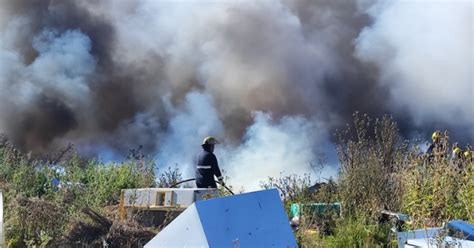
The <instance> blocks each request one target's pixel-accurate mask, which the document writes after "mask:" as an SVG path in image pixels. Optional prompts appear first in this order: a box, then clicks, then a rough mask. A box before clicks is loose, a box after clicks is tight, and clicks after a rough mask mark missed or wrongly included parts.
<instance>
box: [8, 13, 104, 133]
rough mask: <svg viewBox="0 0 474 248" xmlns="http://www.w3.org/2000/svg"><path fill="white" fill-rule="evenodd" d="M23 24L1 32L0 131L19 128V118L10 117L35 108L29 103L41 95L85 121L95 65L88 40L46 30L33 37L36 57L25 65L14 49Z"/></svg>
mask: <svg viewBox="0 0 474 248" xmlns="http://www.w3.org/2000/svg"><path fill="white" fill-rule="evenodd" d="M26 23H27V22H25V20H24V19H21V18H19V19H17V20H14V21H12V22H10V23H9V25H8V26H7V27H6V28H5V29H4V30H2V32H1V33H0V106H1V107H0V108H1V111H0V132H5V133H7V134H8V133H10V132H12V130H11V129H12V128H13V129H14V128H16V127H18V125H19V124H20V123H18V122H21V121H22V120H21V118H20V119H17V118H19V117H13V118H12V117H11V116H15V114H14V113H15V112H17V113H18V112H23V111H28V110H30V109H32V108H34V107H36V106H32V104H34V102H35V100H37V99H38V98H39V97H40V96H41V97H47V98H48V97H51V98H52V99H56V100H59V101H60V102H61V103H62V104H64V105H66V106H67V107H68V108H70V109H72V110H73V111H76V112H77V118H88V113H89V111H88V107H89V103H90V100H89V99H88V98H89V95H90V93H91V92H90V90H89V83H90V80H89V79H90V77H91V76H92V75H93V74H94V72H95V66H96V61H95V59H94V57H93V56H92V55H91V41H90V39H89V38H88V37H87V36H86V35H84V34H83V33H81V32H80V31H78V30H69V31H66V32H64V33H58V32H56V31H54V30H50V29H45V30H43V32H41V33H40V34H38V35H37V36H35V37H34V39H33V43H32V45H33V48H34V49H35V51H36V52H37V53H38V56H37V57H36V58H35V59H34V60H33V61H32V62H31V63H28V62H27V61H25V58H23V57H22V56H21V54H20V52H19V51H17V50H16V49H15V41H16V39H17V38H18V32H19V31H18V30H21V29H22V28H23V27H24V25H26ZM12 96H14V97H12ZM15 121H17V122H15Z"/></svg>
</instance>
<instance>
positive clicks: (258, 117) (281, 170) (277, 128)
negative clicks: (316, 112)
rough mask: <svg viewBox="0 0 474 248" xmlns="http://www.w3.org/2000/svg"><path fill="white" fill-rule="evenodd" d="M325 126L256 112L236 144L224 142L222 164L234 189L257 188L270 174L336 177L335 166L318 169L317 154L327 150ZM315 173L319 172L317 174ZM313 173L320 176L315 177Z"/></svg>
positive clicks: (320, 178) (277, 176)
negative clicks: (242, 136)
mask: <svg viewBox="0 0 474 248" xmlns="http://www.w3.org/2000/svg"><path fill="white" fill-rule="evenodd" d="M326 131H327V129H325V128H324V127H322V126H321V124H320V123H317V122H314V121H310V120H307V119H305V118H303V117H301V116H293V117H290V116H287V117H283V118H281V119H274V118H272V116H271V115H270V114H268V113H263V112H255V113H254V123H253V124H252V125H251V126H250V127H249V128H248V129H247V131H246V133H245V136H244V138H243V141H242V144H241V145H240V146H239V147H232V146H230V147H229V146H227V147H226V146H224V148H222V149H217V151H216V153H217V154H218V155H217V156H219V152H220V153H221V154H222V159H221V161H222V166H221V167H222V168H224V170H226V172H227V173H228V176H229V183H230V184H231V185H233V186H234V187H236V189H239V190H240V189H244V190H246V191H252V190H257V189H259V188H260V183H261V182H263V181H266V180H268V178H269V177H274V178H279V177H280V176H281V175H283V176H285V175H292V174H296V175H300V176H302V175H304V174H311V177H312V179H313V180H315V179H316V180H322V179H324V178H329V177H335V176H336V169H335V167H332V166H331V167H326V168H323V171H322V173H321V171H318V169H317V168H315V167H314V166H315V165H317V164H318V159H320V158H318V154H321V153H322V152H326V151H325V148H326V147H327V145H328V144H325V142H327V140H328V137H327V133H326ZM318 173H321V174H319V175H318ZM316 176H319V178H317V177H316Z"/></svg>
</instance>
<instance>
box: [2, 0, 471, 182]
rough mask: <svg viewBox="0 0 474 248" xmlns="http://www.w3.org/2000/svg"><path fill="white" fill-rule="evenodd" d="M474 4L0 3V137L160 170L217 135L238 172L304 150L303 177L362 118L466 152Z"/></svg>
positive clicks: (308, 0) (302, 0)
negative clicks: (440, 132) (134, 155)
mask: <svg viewBox="0 0 474 248" xmlns="http://www.w3.org/2000/svg"><path fill="white" fill-rule="evenodd" d="M425 5H429V6H430V8H428V10H424V7H426V6H425ZM469 7H472V3H470V2H469V1H466V2H463V1H459V2H457V3H456V4H450V3H447V2H446V3H427V2H425V3H424V4H419V3H418V4H417V3H413V4H409V3H406V2H403V1H400V2H399V1H382V0H381V1H312V0H298V1H297V0H281V1H257V2H252V1H225V2H223V1H206V2H197V1H196V2H192V1H185V2H162V1H153V0H149V1H139V2H135V1H112V0H108V1H59V0H33V1H31V0H16V1H1V2H0V132H3V133H5V134H6V135H7V136H8V137H9V139H10V140H12V141H13V142H14V143H15V144H16V145H18V146H19V147H20V148H21V149H23V150H24V151H32V152H34V153H44V152H47V151H54V150H56V149H58V148H60V147H62V146H64V145H65V144H68V143H70V142H72V143H75V144H76V145H77V147H78V149H79V151H80V152H81V153H83V154H84V155H101V156H103V157H110V158H120V155H124V154H125V153H126V152H127V151H128V149H131V148H135V147H138V146H140V145H143V149H144V152H146V153H150V154H155V155H156V154H158V155H157V158H158V159H159V160H160V161H159V163H160V165H166V164H173V163H180V164H183V165H184V166H189V165H190V164H192V163H191V162H190V161H191V159H192V154H193V153H194V152H195V151H196V150H195V147H196V146H197V145H196V144H199V141H200V139H201V138H202V137H203V136H206V135H208V134H214V135H217V136H219V138H220V139H223V140H225V143H226V145H225V147H224V148H223V150H222V151H221V152H223V153H224V152H225V156H224V157H225V158H224V159H223V160H225V161H227V162H228V163H229V164H230V165H229V170H232V169H230V167H231V165H232V166H233V165H234V164H236V165H238V164H242V163H245V162H244V161H245V160H246V159H249V160H253V161H257V162H258V163H263V164H265V163H268V162H269V161H271V163H278V161H281V160H284V159H280V160H274V159H275V157H278V156H279V155H277V154H274V153H270V154H268V153H267V151H265V150H263V149H264V148H261V149H259V148H255V147H251V144H256V145H260V146H262V147H267V148H265V149H271V146H267V145H269V144H271V143H273V142H271V141H270V140H273V139H275V140H281V141H282V142H290V143H292V142H296V143H297V144H296V145H295V147H299V148H300V149H302V155H301V157H304V158H305V159H302V160H299V159H297V158H293V157H292V158H293V159H291V160H288V161H286V162H287V163H292V162H294V161H296V160H298V163H304V164H307V163H308V162H311V160H314V159H315V158H314V154H315V153H317V152H320V151H327V150H328V149H329V148H328V147H330V146H331V140H332V135H331V133H332V132H333V131H334V130H335V129H336V128H340V127H342V126H343V125H344V124H345V123H348V122H350V121H351V118H352V113H353V112H354V111H359V112H363V113H368V114H370V115H372V116H381V115H383V114H387V113H388V114H392V115H393V116H394V117H395V119H396V120H397V121H398V123H399V125H400V127H401V130H402V133H403V134H404V135H405V136H406V137H407V138H409V137H412V136H413V135H421V136H423V137H427V136H428V134H429V133H430V132H432V130H433V129H435V128H436V129H452V130H453V135H452V137H454V138H456V139H459V140H460V141H463V142H472V139H473V126H474V125H473V124H474V120H473V118H474V117H473V108H474V107H473V106H474V103H473V100H472V99H473V98H472V93H473V92H472V90H473V86H472V84H473V78H472V57H471V58H470V59H469V56H468V54H469V53H471V54H472V37H471V38H469V37H470V36H469V33H470V34H471V35H472V32H473V31H472V30H473V29H472V12H471V13H469V11H467V12H466V11H465V9H467V10H469ZM459 11H461V12H459ZM458 12H459V13H458ZM469 20H470V22H469ZM453 30H454V31H455V32H453ZM466 33H467V36H466ZM464 36H466V37H464ZM465 40H467V41H465ZM448 48H449V49H450V51H451V53H446V52H445V50H446V49H448ZM449 49H448V50H449ZM466 54H467V56H466ZM411 55H413V56H414V57H411ZM469 66H470V67H469ZM466 68H467V69H466ZM441 69H444V70H445V71H444V72H443V73H439V71H440V70H441ZM449 85H451V86H449ZM452 88H455V89H458V92H453V91H452ZM455 116H456V117H458V118H453V117H455ZM298 126H301V129H298V128H297V127H298ZM458 130H461V131H458ZM300 135H302V136H300ZM292 136H298V137H299V138H300V140H302V141H293V140H292V139H291V137H292ZM306 136H310V137H311V138H310V139H306V138H304V137H306ZM252 149H253V150H254V151H252ZM275 150H278V151H279V152H282V153H288V152H289V151H291V152H296V151H295V150H292V149H290V148H288V149H286V148H282V150H279V149H278V148H275ZM257 152H258V154H267V155H265V156H266V157H262V156H260V157H258V158H257V157H252V156H253V155H252V154H254V153H257ZM104 154H108V155H104ZM251 155H252V156H251ZM268 156H270V157H272V156H275V157H272V158H269V157H268ZM257 162H256V163H257ZM296 167H298V168H300V169H299V170H294V172H301V171H303V172H304V171H305V169H307V165H296ZM282 168H285V167H283V165H282V166H280V165H274V167H271V168H269V170H272V171H277V172H278V170H281V169H282ZM290 171H291V170H290ZM234 174H235V173H234Z"/></svg>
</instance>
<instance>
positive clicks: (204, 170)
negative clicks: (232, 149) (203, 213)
mask: <svg viewBox="0 0 474 248" xmlns="http://www.w3.org/2000/svg"><path fill="white" fill-rule="evenodd" d="M216 144H219V142H218V141H217V140H216V139H215V138H214V137H210V136H209V137H206V138H205V139H204V140H203V142H202V145H201V146H202V151H201V153H199V155H198V158H197V164H196V186H197V187H198V188H217V185H216V182H215V180H214V176H216V177H217V180H219V183H220V184H221V185H224V180H223V179H224V178H223V177H222V174H221V170H220V169H219V165H218V164H217V158H216V155H214V153H213V152H214V145H216Z"/></svg>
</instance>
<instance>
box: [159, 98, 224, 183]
mask: <svg viewBox="0 0 474 248" xmlns="http://www.w3.org/2000/svg"><path fill="white" fill-rule="evenodd" d="M168 104H169V106H168V111H169V112H170V114H171V115H172V116H173V117H172V118H171V119H170V121H169V128H168V130H167V131H166V133H165V134H164V135H163V138H162V139H160V140H159V141H158V142H159V143H160V144H159V146H160V148H159V150H158V155H157V156H156V159H157V163H158V165H159V166H160V168H161V169H166V168H167V166H171V167H174V165H178V166H179V168H180V170H181V172H183V175H184V176H185V177H194V166H195V155H196V154H197V153H198V152H199V151H200V150H201V147H200V144H201V142H202V140H203V138H204V137H206V136H209V135H212V136H216V137H222V136H223V132H224V127H223V126H222V123H221V121H220V119H219V116H218V113H217V111H216V109H215V107H214V102H213V100H212V98H211V97H210V96H209V95H207V94H205V93H200V92H195V91H192V92H190V93H188V94H187V95H186V100H185V102H184V103H183V105H182V106H178V107H174V106H172V105H171V104H170V103H168Z"/></svg>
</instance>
